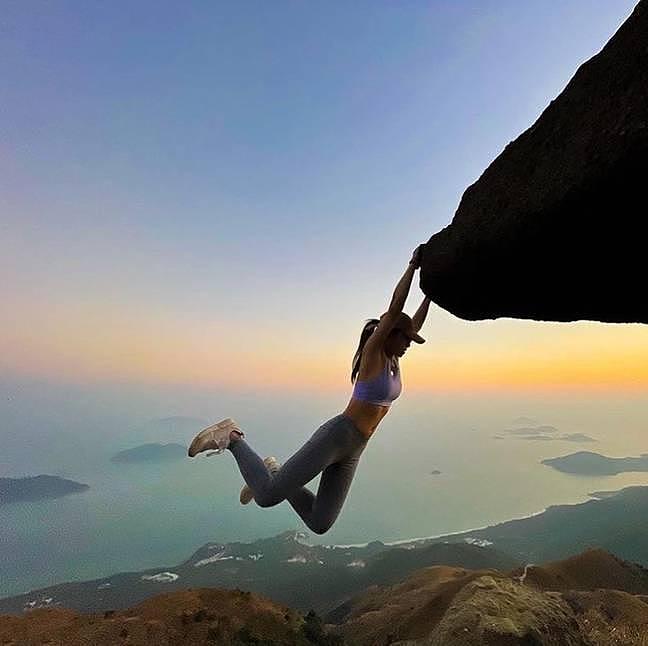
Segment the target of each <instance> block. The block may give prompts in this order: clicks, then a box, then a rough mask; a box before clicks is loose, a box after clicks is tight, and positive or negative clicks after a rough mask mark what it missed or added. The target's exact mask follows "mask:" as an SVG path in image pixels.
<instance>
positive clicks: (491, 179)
mask: <svg viewBox="0 0 648 646" xmlns="http://www.w3.org/2000/svg"><path fill="white" fill-rule="evenodd" d="M647 173H648V0H641V2H639V4H638V5H637V7H636V8H635V10H634V12H633V13H632V15H631V16H630V17H629V18H628V19H627V20H626V22H625V23H624V24H623V25H622V26H621V27H620V29H619V30H618V32H617V33H616V34H615V35H614V36H613V37H612V39H611V40H610V41H609V42H608V43H607V45H606V46H605V47H604V48H603V50H602V51H601V52H599V53H598V54H597V55H596V56H594V57H593V58H591V59H590V60H589V61H587V62H586V63H584V64H583V65H582V66H581V67H580V68H579V69H578V71H577V72H576V74H575V75H574V77H573V78H572V79H571V81H570V82H569V84H568V85H567V87H566V88H565V89H564V90H563V92H562V93H561V94H560V95H559V96H558V97H557V98H556V99H555V100H554V101H552V102H551V103H550V105H549V106H548V107H547V108H546V109H545V111H544V112H543V113H542V115H541V116H540V118H539V119H538V120H537V121H536V123H534V124H533V125H532V126H531V127H530V128H529V129H528V130H527V131H526V132H524V133H523V134H522V135H520V136H519V137H518V138H517V139H516V140H515V141H513V142H512V143H510V144H509V145H508V146H506V148H505V149H504V150H503V152H502V153H501V154H500V155H499V156H498V157H497V158H496V159H495V160H494V161H493V163H492V164H491V165H490V166H489V167H488V168H487V169H486V171H485V172H484V173H483V174H482V176H481V177H480V178H479V179H478V180H477V182H475V183H474V184H473V185H472V186H470V187H469V188H468V189H467V190H466V191H465V193H464V195H463V197H462V199H461V202H460V204H459V208H458V209H457V212H456V214H455V216H454V218H453V220H452V222H451V224H449V225H448V226H447V227H445V228H444V229H442V230H441V231H439V232H438V233H436V234H435V235H433V236H432V237H431V238H430V240H429V241H428V243H427V244H426V245H425V248H424V254H423V261H422V265H421V280H420V286H421V289H422V290H423V291H424V292H425V293H426V294H427V295H428V296H429V297H430V298H431V299H432V300H433V301H434V302H435V303H437V304H438V305H440V306H441V307H443V308H445V309H447V310H448V311H450V312H452V313H453V314H455V315H456V316H459V317H461V318H464V319H469V320H477V319H485V318H497V317H500V316H507V317H515V318H532V319H538V320H552V321H572V320H578V319H588V320H597V321H606V322H640V323H648V300H646V299H645V298H643V297H641V296H640V293H641V292H642V285H643V283H644V280H645V275H646V265H645V260H644V247H645V233H646V229H647V228H648V227H647V226H646V211H647V204H648V192H647V191H646V175H647Z"/></svg>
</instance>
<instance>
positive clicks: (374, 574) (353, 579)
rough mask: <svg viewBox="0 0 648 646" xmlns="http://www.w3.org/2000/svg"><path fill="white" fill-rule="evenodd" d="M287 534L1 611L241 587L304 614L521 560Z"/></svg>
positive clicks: (11, 601)
mask: <svg viewBox="0 0 648 646" xmlns="http://www.w3.org/2000/svg"><path fill="white" fill-rule="evenodd" d="M306 537H307V535H306V534H305V533H303V532H298V531H294V530H292V531H287V532H283V533H282V534H279V535H277V536H274V537H271V538H265V539H260V540H257V541H254V542H252V543H238V542H236V543H207V544H206V545H204V546H203V547H201V548H200V549H199V550H197V551H196V552H195V553H194V554H193V555H192V556H191V557H190V558H189V559H188V560H187V561H185V562H184V563H180V564H178V565H175V566H163V567H159V568H154V569H147V570H142V571H140V572H124V573H120V574H115V575H113V576H109V577H105V578H102V579H97V580H93V581H84V582H75V583H63V584H60V585H55V586H50V587H48V588H43V589H41V590H37V591H34V592H30V593H28V594H23V595H19V596H15V597H8V598H5V599H1V600H0V612H5V613H12V612H21V611H23V610H24V609H30V608H34V607H52V606H62V607H65V608H72V609H75V610H79V611H83V612H98V611H104V610H114V609H117V608H126V607H128V606H130V605H133V604H134V603H139V602H141V601H142V600H144V599H146V598H148V597H150V596H152V595H155V594H158V593H159V592H161V591H172V590H181V589H186V588H196V587H224V588H239V587H240V588H243V589H246V590H252V591H254V592H258V593H260V594H265V595H267V596H268V597H270V598H272V599H274V600H275V601H278V602H281V603H286V604H287V605H290V606H291V607H295V608H297V609H301V610H304V611H307V610H309V609H311V608H314V609H315V610H316V611H318V612H324V611H327V610H330V609H331V608H334V607H336V606H338V605H339V604H340V603H342V602H343V601H345V600H346V599H348V598H349V597H350V596H351V595H353V594H355V593H357V592H359V591H360V590H364V589H365V588H367V587H368V586H370V585H374V584H387V583H392V582H394V581H399V580H400V579H402V578H403V576H406V575H407V574H408V573H409V572H412V571H414V570H416V569H418V568H420V567H424V566H426V565H432V564H439V563H445V564H449V565H456V566H462V567H472V568H486V567H496V568H501V569H511V568H513V567H515V566H517V565H519V563H520V562H519V561H516V560H514V559H512V558H510V557H509V556H507V555H505V554H502V553H500V552H498V551H496V550H495V549H493V548H491V547H489V546H486V545H484V546H480V545H479V544H476V543H474V542H470V541H468V540H460V541H458V542H456V543H448V544H443V543H441V544H431V545H417V544H416V543H405V544H400V545H398V546H390V545H385V544H384V543H381V542H380V541H374V542H372V543H369V544H367V545H365V546H363V547H340V546H335V545H310V544H308V543H306V542H305V539H306Z"/></svg>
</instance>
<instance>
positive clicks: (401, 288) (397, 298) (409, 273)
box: [389, 245, 423, 314]
mask: <svg viewBox="0 0 648 646" xmlns="http://www.w3.org/2000/svg"><path fill="white" fill-rule="evenodd" d="M422 246H423V245H419V246H418V247H416V249H415V250H414V253H413V254H412V258H411V260H410V261H409V264H408V265H407V269H406V270H405V273H404V274H403V276H402V277H401V279H400V280H399V281H398V285H396V289H395V290H394V295H393V296H392V299H391V303H390V304H389V311H390V312H397V313H399V314H400V313H401V312H402V311H403V307H405V301H406V300H407V295H408V294H409V290H410V287H411V286H412V278H414V272H415V271H416V270H417V269H418V268H419V266H420V263H421V247H422Z"/></svg>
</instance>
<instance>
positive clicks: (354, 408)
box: [342, 397, 389, 439]
mask: <svg viewBox="0 0 648 646" xmlns="http://www.w3.org/2000/svg"><path fill="white" fill-rule="evenodd" d="M388 410H389V406H380V405H379V404H370V403H369V402H365V401H362V400H360V399H355V398H353V397H351V399H350V400H349V403H348V404H347V407H346V408H345V409H344V411H343V412H342V414H343V415H346V416H347V417H350V418H351V419H352V420H353V422H354V423H355V425H356V426H357V427H358V429H359V430H360V432H361V433H362V434H363V435H364V436H365V437H366V438H367V439H369V438H370V437H371V435H372V434H373V432H374V431H375V430H376V428H377V426H378V424H380V420H381V419H382V418H383V417H384V416H385V415H387V411H388Z"/></svg>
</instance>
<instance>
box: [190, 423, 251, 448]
mask: <svg viewBox="0 0 648 646" xmlns="http://www.w3.org/2000/svg"><path fill="white" fill-rule="evenodd" d="M232 431H238V432H239V433H240V434H241V437H245V433H243V431H242V430H241V429H240V428H239V425H238V423H237V422H235V421H234V420H233V419H232V418H230V417H227V418H225V419H223V420H221V421H220V422H217V423H216V424H213V425H212V426H208V427H207V428H205V429H203V430H202V431H200V433H198V435H196V437H194V439H193V441H192V442H191V445H190V446H189V450H188V451H187V454H188V455H189V457H190V458H193V457H194V455H197V454H198V453H200V452H201V451H209V450H213V451H214V452H215V453H223V451H225V449H226V448H227V447H228V446H229V443H230V433H231V432H232ZM211 455H213V453H212V454H211Z"/></svg>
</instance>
